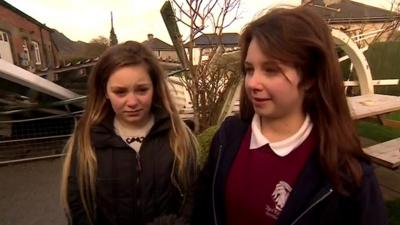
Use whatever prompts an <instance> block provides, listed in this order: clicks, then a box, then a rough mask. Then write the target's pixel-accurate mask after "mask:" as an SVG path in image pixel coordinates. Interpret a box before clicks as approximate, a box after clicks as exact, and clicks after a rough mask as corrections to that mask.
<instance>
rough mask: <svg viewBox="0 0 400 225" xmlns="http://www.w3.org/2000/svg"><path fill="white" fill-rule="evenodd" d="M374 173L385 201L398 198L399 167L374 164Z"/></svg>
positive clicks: (399, 184) (399, 185)
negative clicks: (391, 167) (390, 167)
mask: <svg viewBox="0 0 400 225" xmlns="http://www.w3.org/2000/svg"><path fill="white" fill-rule="evenodd" d="M375 174H376V177H377V178H378V182H379V185H380V188H381V191H382V194H383V198H384V199H385V201H391V200H395V199H400V169H399V168H397V169H395V170H391V169H389V168H386V167H383V166H379V165H375Z"/></svg>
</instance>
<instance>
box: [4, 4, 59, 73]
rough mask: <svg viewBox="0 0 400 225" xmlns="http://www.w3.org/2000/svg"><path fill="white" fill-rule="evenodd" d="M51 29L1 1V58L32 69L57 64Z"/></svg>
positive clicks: (51, 66) (52, 66) (40, 68)
mask: <svg viewBox="0 0 400 225" xmlns="http://www.w3.org/2000/svg"><path fill="white" fill-rule="evenodd" d="M51 32H52V29H51V28H49V27H47V26H46V25H44V24H42V23H40V22H39V21H37V20H35V19H34V18H32V17H31V16H29V15H27V14H25V13H24V12H22V11H20V10H19V9H17V8H15V7H14V6H12V5H10V4H9V3H7V2H6V1H4V0H0V58H2V59H4V60H6V61H9V62H11V63H13V64H15V65H17V66H20V67H22V68H24V69H27V70H30V71H32V72H37V71H43V70H47V69H48V68H54V67H55V65H57V64H58V63H57V61H58V59H57V51H56V47H55V46H54V44H53V42H52V40H51Z"/></svg>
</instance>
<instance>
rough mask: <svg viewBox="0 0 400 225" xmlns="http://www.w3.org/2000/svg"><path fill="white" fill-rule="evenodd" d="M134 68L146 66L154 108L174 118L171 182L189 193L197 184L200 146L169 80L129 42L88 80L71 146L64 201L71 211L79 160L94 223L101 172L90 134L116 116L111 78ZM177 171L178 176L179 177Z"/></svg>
mask: <svg viewBox="0 0 400 225" xmlns="http://www.w3.org/2000/svg"><path fill="white" fill-rule="evenodd" d="M132 65H143V66H145V68H146V69H147V70H148V73H149V75H150V78H151V81H152V83H153V87H154V94H153V101H152V105H153V106H158V107H161V108H163V109H164V110H165V111H166V112H167V113H168V114H169V117H170V120H171V125H172V128H171V130H170V132H169V142H170V147H171V150H172V151H173V153H174V156H175V160H174V168H176V169H173V171H172V172H171V178H172V179H175V177H176V178H177V179H176V180H175V181H177V183H178V185H180V187H181V188H182V189H183V190H184V191H186V190H188V189H189V186H190V185H191V184H192V183H193V179H195V176H196V173H197V168H198V166H197V156H196V152H197V150H198V143H197V141H196V138H195V137H194V135H193V134H192V133H191V131H190V130H189V128H188V127H187V126H186V125H185V123H184V122H183V121H182V120H181V119H180V117H179V114H178V111H177V109H176V107H175V105H174V104H173V101H172V98H171V95H170V93H169V90H168V86H167V81H166V79H167V77H166V75H165V74H164V72H163V70H162V69H161V67H160V65H159V63H158V61H157V59H156V58H155V56H154V55H153V53H152V52H151V51H150V50H149V49H147V48H146V47H144V46H143V45H142V44H140V43H138V42H134V41H129V42H126V43H123V44H119V45H116V46H113V47H111V48H109V49H108V50H107V51H106V52H105V53H104V54H103V55H102V57H101V58H100V60H99V61H98V63H97V64H96V65H95V67H94V69H93V71H92V73H91V75H90V77H89V80H88V96H87V103H86V109H85V112H84V114H83V116H82V118H81V119H80V121H79V122H78V124H77V127H76V128H75V130H74V132H73V134H72V137H71V138H70V140H69V142H68V144H67V146H66V147H67V155H66V158H65V162H64V170H63V178H62V185H61V200H62V204H63V206H64V208H65V209H66V211H67V212H69V207H68V194H67V193H68V176H69V175H70V171H71V162H72V158H73V157H74V159H75V158H76V162H77V163H76V165H77V166H76V170H77V181H78V187H79V190H80V196H81V199H82V202H83V206H84V209H85V211H86V213H87V215H88V217H89V219H91V220H92V222H93V215H94V212H93V209H94V207H93V206H94V205H93V204H94V197H95V191H96V188H95V180H96V171H97V161H96V154H95V151H94V149H93V147H92V143H91V138H90V131H91V128H92V127H93V126H94V125H96V124H99V123H100V122H101V121H102V120H103V119H104V118H105V117H106V116H107V115H109V114H114V112H113V110H112V107H111V104H110V102H109V101H108V100H107V99H106V97H105V96H106V85H107V81H108V79H109V77H110V76H111V74H112V73H113V72H115V71H116V70H118V69H120V68H122V67H126V66H132ZM175 171H176V174H175Z"/></svg>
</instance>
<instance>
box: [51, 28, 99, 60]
mask: <svg viewBox="0 0 400 225" xmlns="http://www.w3.org/2000/svg"><path fill="white" fill-rule="evenodd" d="M51 37H52V39H53V41H54V44H55V45H56V47H57V49H58V51H59V53H60V57H61V58H62V59H63V60H65V61H74V60H81V59H90V58H96V57H98V56H100V55H101V53H103V52H104V50H105V49H106V48H107V47H106V46H104V45H101V44H98V43H86V42H83V41H72V40H70V39H69V38H68V37H66V36H65V35H64V34H63V33H60V32H58V31H57V30H54V32H52V34H51Z"/></svg>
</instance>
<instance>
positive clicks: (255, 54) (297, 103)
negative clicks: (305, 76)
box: [244, 39, 304, 120]
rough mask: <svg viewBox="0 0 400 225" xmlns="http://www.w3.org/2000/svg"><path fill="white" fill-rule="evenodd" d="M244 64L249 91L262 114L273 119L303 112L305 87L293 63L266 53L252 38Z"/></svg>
mask: <svg viewBox="0 0 400 225" xmlns="http://www.w3.org/2000/svg"><path fill="white" fill-rule="evenodd" d="M244 68H245V72H246V74H245V83H244V85H245V90H246V94H247V96H248V98H249V100H250V101H251V102H252V104H253V107H254V111H255V113H257V114H258V115H260V117H261V118H263V119H268V120H271V119H272V120H274V119H284V118H289V117H292V116H298V115H301V114H303V113H302V104H303V99H304V91H303V90H302V89H299V83H300V79H301V78H300V75H299V74H298V72H297V70H296V69H295V68H294V67H293V66H290V65H286V64H283V63H281V62H280V61H278V60H275V59H273V58H268V57H267V56H265V55H264V53H263V52H262V51H261V48H260V46H259V45H258V43H257V40H256V39H253V40H252V41H251V42H250V45H249V48H248V52H247V56H246V59H245V65H244Z"/></svg>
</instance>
